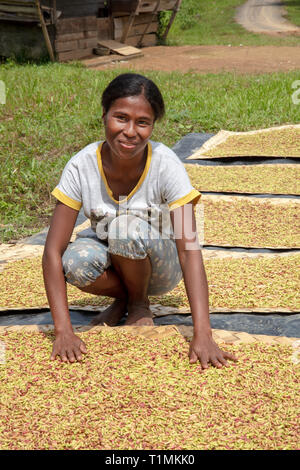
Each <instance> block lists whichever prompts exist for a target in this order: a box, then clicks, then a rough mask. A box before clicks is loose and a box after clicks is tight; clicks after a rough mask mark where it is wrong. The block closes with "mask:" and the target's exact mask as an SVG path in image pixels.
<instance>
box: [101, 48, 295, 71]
mask: <svg viewBox="0 0 300 470" xmlns="http://www.w3.org/2000/svg"><path fill="white" fill-rule="evenodd" d="M142 51H143V54H144V57H141V58H139V59H134V60H131V61H124V62H118V63H112V64H110V65H101V66H99V67H95V68H96V69H98V70H105V69H108V68H115V67H123V68H124V67H126V68H130V69H135V70H162V71H166V72H171V71H176V70H178V71H180V72H196V73H207V72H213V73H217V72H222V71H228V72H232V71H235V72H238V73H264V72H266V73H267V72H276V71H285V72H287V71H290V70H300V47H288V46H284V47H277V46H241V47H237V46H235V47H228V46H179V47H167V46H157V47H145V48H143V49H142Z"/></svg>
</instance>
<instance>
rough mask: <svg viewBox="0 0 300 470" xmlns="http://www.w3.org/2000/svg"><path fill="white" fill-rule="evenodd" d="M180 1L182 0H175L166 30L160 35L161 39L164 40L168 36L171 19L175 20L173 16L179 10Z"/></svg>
mask: <svg viewBox="0 0 300 470" xmlns="http://www.w3.org/2000/svg"><path fill="white" fill-rule="evenodd" d="M181 3H182V0H177V3H176V5H175V7H174V8H173V12H172V16H171V18H170V21H169V23H168V26H167V27H166V30H165V32H164V34H163V37H162V40H163V41H164V40H165V39H166V37H167V36H168V32H169V31H170V28H171V26H172V24H173V21H174V20H175V16H176V13H177V12H178V11H179V8H180V5H181Z"/></svg>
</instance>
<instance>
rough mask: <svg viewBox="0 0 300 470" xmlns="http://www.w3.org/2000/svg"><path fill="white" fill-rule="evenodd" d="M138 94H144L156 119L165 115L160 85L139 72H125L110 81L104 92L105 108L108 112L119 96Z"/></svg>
mask: <svg viewBox="0 0 300 470" xmlns="http://www.w3.org/2000/svg"><path fill="white" fill-rule="evenodd" d="M138 95H144V96H145V98H146V100H147V101H149V103H150V105H151V107H152V109H153V112H154V116H155V121H156V120H157V119H160V118H162V117H163V115H164V114H165V104H164V100H163V97H162V95H161V93H160V91H159V89H158V87H157V86H156V85H155V83H154V82H152V80H150V79H149V78H146V77H144V76H143V75H139V74H137V73H123V74H121V75H118V76H117V77H116V78H115V79H114V80H113V81H112V82H110V84H109V85H108V86H107V87H106V88H105V90H104V92H103V94H102V106H103V109H104V111H105V112H107V111H108V110H109V108H110V107H111V105H112V103H113V102H114V101H115V100H117V99H118V98H127V97H128V96H138Z"/></svg>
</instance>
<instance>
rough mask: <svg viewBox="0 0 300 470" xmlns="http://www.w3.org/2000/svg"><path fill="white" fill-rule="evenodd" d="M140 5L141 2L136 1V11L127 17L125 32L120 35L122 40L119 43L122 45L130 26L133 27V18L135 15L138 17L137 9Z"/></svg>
mask: <svg viewBox="0 0 300 470" xmlns="http://www.w3.org/2000/svg"><path fill="white" fill-rule="evenodd" d="M140 3H141V0H138V3H137V6H136V9H135V10H134V11H133V12H132V13H131V15H130V17H129V20H128V23H127V25H126V27H125V30H124V33H123V35H122V39H121V41H120V42H123V43H125V42H126V39H127V36H128V34H129V31H130V30H131V26H132V25H133V22H134V18H135V17H136V15H138V12H139V8H140Z"/></svg>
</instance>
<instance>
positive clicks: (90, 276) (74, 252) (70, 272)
mask: <svg viewBox="0 0 300 470" xmlns="http://www.w3.org/2000/svg"><path fill="white" fill-rule="evenodd" d="M97 248H98V247H97ZM97 248H96V247H95V246H94V244H93V243H82V240H80V242H78V243H76V242H74V243H73V244H72V245H71V246H70V247H69V248H67V250H66V251H65V253H64V254H63V256H62V264H63V270H64V274H65V278H66V280H67V282H69V283H70V284H73V285H75V286H77V287H86V286H88V285H90V284H92V283H93V282H94V281H95V280H96V279H97V278H98V277H99V276H101V275H102V274H103V272H104V271H105V269H106V268H107V267H108V266H109V265H110V257H109V254H108V253H107V252H105V250H103V249H101V250H99V249H97Z"/></svg>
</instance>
